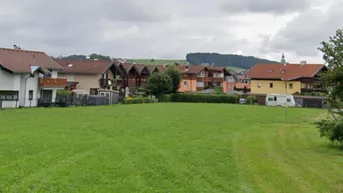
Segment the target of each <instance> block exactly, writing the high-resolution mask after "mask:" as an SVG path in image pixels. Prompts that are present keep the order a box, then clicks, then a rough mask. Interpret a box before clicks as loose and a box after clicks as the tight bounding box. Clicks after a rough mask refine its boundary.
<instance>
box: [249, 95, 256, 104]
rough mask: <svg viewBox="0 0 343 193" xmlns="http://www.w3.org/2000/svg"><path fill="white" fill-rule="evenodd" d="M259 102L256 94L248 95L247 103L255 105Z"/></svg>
mask: <svg viewBox="0 0 343 193" xmlns="http://www.w3.org/2000/svg"><path fill="white" fill-rule="evenodd" d="M256 102H257V98H256V96H248V97H247V104H249V105H253V104H255V103H256Z"/></svg>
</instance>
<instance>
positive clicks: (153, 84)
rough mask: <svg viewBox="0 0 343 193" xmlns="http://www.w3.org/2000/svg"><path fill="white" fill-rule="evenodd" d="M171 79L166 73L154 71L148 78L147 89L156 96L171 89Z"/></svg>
mask: <svg viewBox="0 0 343 193" xmlns="http://www.w3.org/2000/svg"><path fill="white" fill-rule="evenodd" d="M172 87H173V83H172V79H171V78H170V77H169V76H168V74H166V73H154V74H151V75H150V76H149V78H148V89H149V90H150V92H151V93H152V94H154V95H156V96H161V95H163V94H165V93H169V92H171V91H172Z"/></svg>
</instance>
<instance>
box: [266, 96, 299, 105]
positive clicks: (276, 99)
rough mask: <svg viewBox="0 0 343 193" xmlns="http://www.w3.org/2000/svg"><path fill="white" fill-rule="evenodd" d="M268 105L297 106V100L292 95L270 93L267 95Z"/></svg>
mask: <svg viewBox="0 0 343 193" xmlns="http://www.w3.org/2000/svg"><path fill="white" fill-rule="evenodd" d="M266 105H267V106H288V107H295V100H294V97H293V96H292V95H286V94H268V95H267V96H266Z"/></svg>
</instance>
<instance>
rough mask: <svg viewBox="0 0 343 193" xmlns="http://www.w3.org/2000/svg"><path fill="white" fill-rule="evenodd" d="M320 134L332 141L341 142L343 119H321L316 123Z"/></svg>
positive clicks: (342, 137) (342, 140)
mask: <svg viewBox="0 0 343 193" xmlns="http://www.w3.org/2000/svg"><path fill="white" fill-rule="evenodd" d="M316 125H317V128H318V129H319V132H320V136H321V137H325V138H327V139H329V140H330V141H332V142H338V143H341V144H342V143H343V120H338V121H336V120H322V121H320V122H317V123H316Z"/></svg>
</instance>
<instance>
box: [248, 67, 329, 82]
mask: <svg viewBox="0 0 343 193" xmlns="http://www.w3.org/2000/svg"><path fill="white" fill-rule="evenodd" d="M323 68H325V65H324V64H286V65H283V64H256V65H255V66H254V67H252V68H251V69H250V70H249V71H248V76H249V77H250V78H251V79H280V80H293V79H297V78H302V77H303V78H312V77H313V76H315V75H316V74H317V73H318V72H319V71H320V70H321V69H323Z"/></svg>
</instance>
